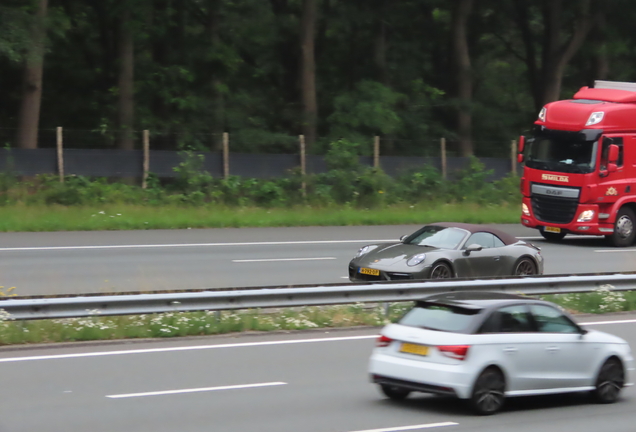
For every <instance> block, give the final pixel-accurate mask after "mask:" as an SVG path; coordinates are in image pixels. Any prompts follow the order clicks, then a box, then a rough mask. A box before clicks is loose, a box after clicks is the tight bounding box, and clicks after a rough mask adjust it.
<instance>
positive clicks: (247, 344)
mask: <svg viewBox="0 0 636 432" xmlns="http://www.w3.org/2000/svg"><path fill="white" fill-rule="evenodd" d="M377 337H378V335H377V334H374V335H364V336H342V337H331V338H319V339H294V340H282V341H266V342H243V343H234V344H218V345H195V346H184V347H169V348H148V349H138V350H126V351H103V352H86V353H74V354H53V355H44V356H30V357H8V358H0V363H7V362H19V361H31V360H53V359H67V358H80V357H101V356H112V355H125V354H147V353H159V352H172V351H193V350H207V349H218V348H242V347H254V346H268V345H291V344H301V343H316V342H338V341H348V340H358V339H374V338H377Z"/></svg>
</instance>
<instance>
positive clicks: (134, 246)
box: [0, 236, 619, 252]
mask: <svg viewBox="0 0 636 432" xmlns="http://www.w3.org/2000/svg"><path fill="white" fill-rule="evenodd" d="M577 237H580V238H592V237H598V236H577ZM517 238H518V239H520V240H542V239H543V237H540V236H537V237H517ZM397 241H398V240H397V239H379V240H378V239H375V240H374V239H370V240H301V241H271V242H237V243H172V244H131V245H93V246H33V247H5V248H0V252H16V251H48V250H82V249H89V250H90V249H142V248H148V249H151V248H172V247H174V248H176V247H211V246H272V245H274V246H275V245H303V244H339V243H387V242H397ZM617 252H619V251H617Z"/></svg>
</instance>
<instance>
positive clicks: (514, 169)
mask: <svg viewBox="0 0 636 432" xmlns="http://www.w3.org/2000/svg"><path fill="white" fill-rule="evenodd" d="M510 166H511V168H512V173H513V174H514V175H517V140H512V143H511V145H510Z"/></svg>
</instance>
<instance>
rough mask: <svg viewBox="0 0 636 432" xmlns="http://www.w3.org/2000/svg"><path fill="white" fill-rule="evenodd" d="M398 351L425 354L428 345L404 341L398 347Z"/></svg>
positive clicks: (426, 353)
mask: <svg viewBox="0 0 636 432" xmlns="http://www.w3.org/2000/svg"><path fill="white" fill-rule="evenodd" d="M400 352H403V353H408V354H416V355H421V356H425V355H428V347H427V346H424V345H418V344H412V343H407V342H404V343H403V344H402V347H401V348H400Z"/></svg>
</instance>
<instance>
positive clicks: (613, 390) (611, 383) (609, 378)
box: [593, 358, 625, 403]
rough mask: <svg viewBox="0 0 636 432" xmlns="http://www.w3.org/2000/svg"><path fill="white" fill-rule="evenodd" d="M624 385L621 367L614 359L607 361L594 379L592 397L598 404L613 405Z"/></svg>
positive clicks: (623, 373)
mask: <svg viewBox="0 0 636 432" xmlns="http://www.w3.org/2000/svg"><path fill="white" fill-rule="evenodd" d="M624 384H625V372H624V371H623V365H621V363H620V362H619V361H618V360H616V359H615V358H611V359H608V360H607V361H606V362H605V363H603V366H601V370H600V371H599V372H598V376H597V378H596V388H595V389H594V391H593V394H594V397H595V398H596V400H597V401H598V402H600V403H614V402H616V400H617V399H618V396H619V394H620V392H621V389H622V388H623V385H624Z"/></svg>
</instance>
